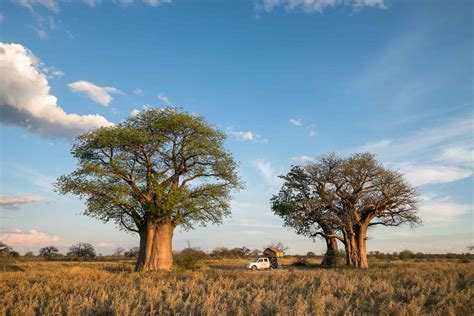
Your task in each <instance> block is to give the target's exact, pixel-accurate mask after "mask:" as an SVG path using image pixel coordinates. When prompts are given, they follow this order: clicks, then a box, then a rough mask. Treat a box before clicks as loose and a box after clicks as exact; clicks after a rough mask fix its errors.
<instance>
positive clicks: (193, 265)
mask: <svg viewBox="0 0 474 316" xmlns="http://www.w3.org/2000/svg"><path fill="white" fill-rule="evenodd" d="M174 258H175V263H176V265H177V266H178V267H180V268H183V269H189V270H196V269H199V268H201V267H202V265H203V261H204V260H205V259H207V258H208V255H207V254H206V253H205V252H204V251H202V250H201V249H198V248H193V247H188V248H184V249H183V250H181V252H179V253H177V254H175V256H174Z"/></svg>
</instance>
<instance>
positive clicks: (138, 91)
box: [133, 88, 145, 97]
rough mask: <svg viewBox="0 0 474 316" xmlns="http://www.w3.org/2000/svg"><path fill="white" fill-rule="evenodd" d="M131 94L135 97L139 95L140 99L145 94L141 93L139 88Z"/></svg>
mask: <svg viewBox="0 0 474 316" xmlns="http://www.w3.org/2000/svg"><path fill="white" fill-rule="evenodd" d="M133 93H134V94H136V95H139V96H141V97H143V96H144V95H145V94H144V93H143V90H142V89H140V88H136V89H135V90H133Z"/></svg>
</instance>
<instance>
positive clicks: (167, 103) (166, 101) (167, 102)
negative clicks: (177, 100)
mask: <svg viewBox="0 0 474 316" xmlns="http://www.w3.org/2000/svg"><path fill="white" fill-rule="evenodd" d="M158 100H160V101H161V102H162V103H163V105H165V106H173V102H171V100H170V98H168V96H167V95H166V94H164V92H160V94H159V95H158Z"/></svg>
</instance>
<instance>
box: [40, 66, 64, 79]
mask: <svg viewBox="0 0 474 316" xmlns="http://www.w3.org/2000/svg"><path fill="white" fill-rule="evenodd" d="M40 67H41V72H42V73H44V74H45V75H46V78H48V79H59V78H61V77H63V76H64V72H63V71H62V70H61V69H58V68H56V67H54V66H51V67H46V66H44V64H42V63H41V65H40Z"/></svg>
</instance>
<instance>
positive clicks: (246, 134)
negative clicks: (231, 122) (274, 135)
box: [227, 127, 268, 143]
mask: <svg viewBox="0 0 474 316" xmlns="http://www.w3.org/2000/svg"><path fill="white" fill-rule="evenodd" d="M227 132H228V133H229V134H232V135H234V136H235V137H236V138H237V139H238V140H243V141H250V142H256V143H268V139H266V138H263V137H262V136H260V135H259V134H256V133H254V132H252V131H236V130H234V129H233V128H232V127H229V128H227Z"/></svg>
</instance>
